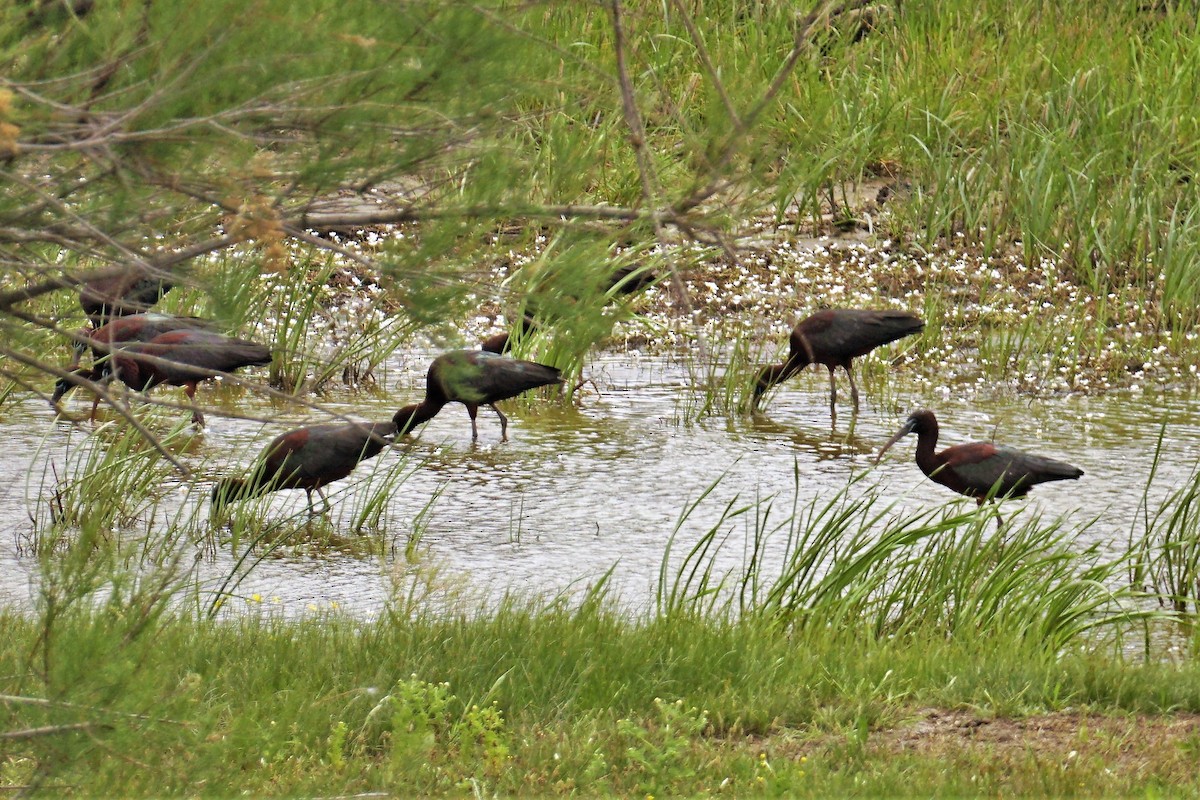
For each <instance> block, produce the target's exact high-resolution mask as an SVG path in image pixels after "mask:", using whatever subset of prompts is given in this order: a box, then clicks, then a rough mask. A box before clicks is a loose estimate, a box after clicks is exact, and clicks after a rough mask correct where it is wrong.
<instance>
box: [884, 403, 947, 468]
mask: <svg viewBox="0 0 1200 800" xmlns="http://www.w3.org/2000/svg"><path fill="white" fill-rule="evenodd" d="M936 432H937V418H936V417H934V416H933V412H932V411H929V410H927V409H924V408H921V409H918V410H916V411H914V412H912V413H911V414H909V415H908V419H906V420H904V424H903V425H901V426H900V430H898V431H896V434H895V435H894V436H892V438H891V439H888V441H887V444H885V445H884V446H883V448H882V449H881V450H880V451H879V455H877V456H875V463H876V464H878V463H879V461H880V459H882V458H883V454H884V453H886V452H887V451H888V448H890V447H891V446H892V445H894V444H895V443H896V442H898V441H900V440H901V439H903V438H904V437H905V436H908V435H909V434H910V433H915V434H917V435H918V436H920V435H921V434H922V433H936Z"/></svg>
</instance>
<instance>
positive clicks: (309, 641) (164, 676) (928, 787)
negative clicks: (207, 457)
mask: <svg viewBox="0 0 1200 800" xmlns="http://www.w3.org/2000/svg"><path fill="white" fill-rule="evenodd" d="M111 613H112V612H101V613H97V614H94V615H92V614H83V615H79V616H74V617H72V618H70V619H69V620H66V621H65V624H63V625H62V626H61V630H60V636H62V637H63V638H64V643H63V644H60V645H58V646H57V648H55V653H54V654H53V656H52V657H51V658H50V659H49V661H47V662H46V663H45V664H37V665H33V664H29V663H27V661H26V659H27V657H28V655H29V651H28V649H27V648H28V646H29V644H30V643H31V642H33V641H35V640H36V638H37V636H38V635H39V634H40V633H41V632H42V631H41V629H40V627H39V625H38V623H37V622H36V621H33V620H30V619H28V618H23V617H13V616H11V615H4V616H3V617H2V618H0V629H2V630H4V631H5V633H6V636H5V637H4V638H5V641H6V644H5V646H4V648H3V650H0V664H3V668H4V672H5V673H6V674H7V675H8V676H9V677H8V679H7V680H6V681H5V684H6V685H5V691H6V692H9V693H10V694H18V695H36V696H42V692H45V695H46V696H47V699H48V700H49V702H48V703H47V704H46V705H21V704H18V703H11V702H6V704H5V705H6V708H7V712H8V713H7V716H8V724H7V725H6V728H7V729H8V730H10V731H13V730H33V729H38V728H41V729H43V733H42V735H40V736H31V738H29V739H27V740H24V741H17V742H10V743H9V744H8V745H7V746H6V750H7V752H6V755H5V756H4V758H3V759H0V781H2V782H3V784H5V785H7V786H10V787H11V786H29V785H33V786H34V787H35V788H36V789H38V790H40V791H41V792H44V793H50V794H72V795H80V796H106V795H121V796H163V795H176V794H183V795H191V796H196V795H199V796H230V795H235V794H243V793H249V794H251V795H273V796H288V795H297V794H301V795H329V794H353V793H357V792H364V791H383V792H386V793H394V794H398V795H414V794H415V795H429V794H449V795H462V794H464V793H466V794H471V793H482V794H484V795H493V794H496V795H499V796H513V795H528V794H539V795H541V794H545V795H574V794H583V795H586V796H597V795H620V796H650V795H653V796H680V795H695V794H717V793H730V794H733V795H734V796H741V795H746V794H755V795H766V796H795V795H797V794H799V795H804V796H821V795H828V794H838V795H843V794H847V793H850V794H864V795H868V796H870V795H880V794H883V795H895V794H927V793H930V792H933V793H953V794H957V793H961V792H965V793H971V794H977V793H982V794H986V793H995V792H999V791H1003V792H1005V793H1013V794H1022V795H1042V794H1047V793H1049V794H1055V795H1061V794H1080V795H1094V794H1104V795H1109V794H1124V793H1128V792H1138V791H1144V790H1150V789H1151V788H1152V787H1157V788H1158V790H1161V791H1165V792H1167V793H1175V792H1192V791H1195V790H1196V788H1197V777H1196V775H1195V771H1194V769H1193V758H1194V753H1195V748H1196V747H1197V743H1198V742H1200V672H1197V670H1196V669H1195V668H1194V666H1193V665H1192V664H1191V663H1190V662H1181V663H1171V662H1156V663H1131V661H1130V660H1129V659H1128V657H1122V656H1121V655H1120V654H1118V653H1114V652H1112V651H1111V650H1106V649H1104V648H1100V649H1074V648H1072V649H1071V650H1070V651H1069V652H1064V653H1059V654H1049V653H1046V652H1045V651H1044V649H1042V648H1040V647H1039V646H1037V645H1036V644H1034V643H1031V642H1029V641H1027V640H1021V639H1013V638H1011V637H1008V636H988V635H975V636H966V637H962V638H961V639H960V638H954V639H947V638H945V637H944V636H943V635H940V634H939V633H937V632H933V631H926V632H924V633H920V634H914V635H907V636H903V637H897V638H893V639H886V640H880V639H878V638H877V637H875V636H874V635H873V633H872V632H871V631H869V630H864V629H863V628H861V627H857V626H853V625H847V626H846V627H843V628H840V629H828V628H824V629H816V630H813V629H809V630H806V631H805V632H803V633H798V634H797V633H794V634H793V635H785V634H783V633H782V632H781V631H780V630H779V629H777V628H773V627H771V626H764V625H762V624H756V623H754V622H751V621H743V622H739V623H731V622H729V621H720V620H712V619H701V618H676V619H673V620H671V621H670V622H665V621H663V620H661V619H650V618H647V619H638V620H630V619H628V618H627V617H623V616H620V615H614V614H612V613H611V612H609V611H607V610H605V608H604V604H603V603H591V604H584V605H583V606H582V607H580V608H574V609H570V608H566V607H565V606H563V605H562V604H554V603H551V604H548V605H541V604H534V603H521V602H512V603H508V604H506V605H505V606H504V607H503V608H501V609H499V610H496V611H492V612H489V613H486V614H478V613H475V614H472V613H466V614H463V615H461V616H459V617H450V618H441V619H434V618H430V617H421V616H417V617H411V616H406V615H396V616H388V617H386V618H383V619H381V620H378V621H376V622H372V623H363V622H361V621H354V620H349V619H346V618H339V617H333V616H319V617H313V618H310V619H307V620H303V621H288V622H284V621H281V620H277V619H272V618H270V617H269V616H265V615H263V616H247V617H242V618H240V619H238V620H235V621H227V622H220V623H204V622H198V621H196V620H194V619H188V618H186V617H183V618H180V617H175V618H163V619H161V620H158V621H156V623H155V625H154V632H153V635H151V636H149V637H146V638H145V639H143V640H142V641H140V642H131V641H129V640H127V639H125V638H124V636H123V634H124V633H128V629H127V628H125V629H124V630H122V628H123V627H124V626H123V625H122V624H121V622H119V621H116V620H114V619H113V618H112V617H111ZM68 638H69V641H70V645H69V646H68V645H67V644H66V642H65V640H66V639H68ZM43 666H46V667H49V672H48V673H47V674H48V676H49V681H48V682H47V684H46V685H41V682H40V681H39V680H37V678H36V677H35V676H36V675H37V672H38V670H39V669H41V668H42V667H43ZM35 686H36V687H37V690H35V688H34V687H35ZM939 720H942V721H941V722H940V723H939ZM948 720H949V721H948ZM81 723H83V724H86V725H89V726H90V727H89V728H87V729H85V730H79V731H71V730H67V729H65V728H64V729H62V730H58V731H53V732H51V731H49V730H48V729H50V728H52V727H53V726H69V725H79V724H81ZM931 725H932V726H934V727H935V728H936V727H937V726H938V725H941V728H942V729H941V730H940V731H938V735H937V736H936V738H935V736H934V733H932V732H930V731H929V730H927V729H928V728H929V727H930V726H931ZM1003 729H1007V730H1008V732H1009V737H1010V738H1009V739H1007V740H1006V739H1003V738H1002V737H1001V738H1000V742H1001V744H998V745H995V746H988V745H987V744H986V742H987V738H986V734H987V732H988V731H1000V730H1003ZM922 736H927V737H928V741H925V742H924V743H922V744H920V745H919V746H918V745H917V744H916V742H917V740H919V739H920V738H921V737H922ZM1005 742H1007V743H1005ZM948 763H949V764H953V768H950V769H948V768H947V765H948ZM31 782H32V783H31Z"/></svg>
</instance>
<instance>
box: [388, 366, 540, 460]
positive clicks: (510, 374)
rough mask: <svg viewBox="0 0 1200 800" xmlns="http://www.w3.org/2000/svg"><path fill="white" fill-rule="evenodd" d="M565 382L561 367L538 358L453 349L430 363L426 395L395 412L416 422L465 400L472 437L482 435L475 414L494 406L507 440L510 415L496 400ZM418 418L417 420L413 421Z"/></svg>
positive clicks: (402, 420) (398, 419)
mask: <svg viewBox="0 0 1200 800" xmlns="http://www.w3.org/2000/svg"><path fill="white" fill-rule="evenodd" d="M555 383H562V378H561V377H560V375H559V370H558V369H557V368H556V367H551V366H549V365H547V364H538V363H537V362H535V361H522V360H521V359H517V358H509V357H508V356H501V355H497V354H495V353H490V352H487V351H486V350H452V351H450V352H449V353H443V354H441V355H440V356H438V357H437V358H435V359H434V360H433V363H432V364H430V365H429V372H428V373H426V376H425V399H424V400H423V401H421V402H420V403H414V404H413V405H409V406H405V407H404V408H402V409H400V410H399V411H397V412H396V417H395V419H396V422H397V424H400V425H404V424H405V421H406V420H408V421H411V424H410V427H411V426H412V425H417V424H420V423H422V422H426V421H427V420H430V419H432V418H433V417H434V416H435V415H436V414H437V413H438V412H439V411H441V410H442V407H443V406H445V405H446V404H447V403H462V404H463V405H464V406H466V407H467V413H468V414H469V415H470V416H471V439H472V440H475V439H478V438H479V428H478V426H477V424H476V421H475V417H476V415H477V413H478V412H479V407H480V406H491V409H492V410H493V411H495V412H496V416H498V417H500V438H501V440H504V441H507V440H508V417H506V416H504V414H503V413H502V412H501V411H500V409H498V408H496V405H495V404H496V403H498V402H500V401H501V400H507V399H508V398H510V397H516V396H517V395H519V394H521V393H522V392H526V391H529V390H530V389H536V388H538V387H539V386H549V385H551V384H555ZM413 420H415V421H413Z"/></svg>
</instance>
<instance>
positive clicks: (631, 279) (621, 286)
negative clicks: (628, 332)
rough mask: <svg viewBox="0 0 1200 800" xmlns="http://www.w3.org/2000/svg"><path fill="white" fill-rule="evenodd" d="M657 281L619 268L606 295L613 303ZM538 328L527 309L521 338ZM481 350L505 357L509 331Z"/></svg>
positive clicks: (609, 280) (638, 270)
mask: <svg viewBox="0 0 1200 800" xmlns="http://www.w3.org/2000/svg"><path fill="white" fill-rule="evenodd" d="M656 281H658V276H657V275H655V274H654V273H653V272H651V271H650V270H649V269H647V268H646V267H641V266H625V267H619V268H618V269H616V270H614V271H613V272H612V274H611V275H609V276H608V278H607V280H606V281H605V286H606V289H605V292H604V293H605V294H606V295H607V297H608V300H609V301H611V300H612V299H614V298H615V297H616V295H618V294H636V293H638V292H640V291H642V290H643V289H646V288H648V287H650V286H653V285H654V284H655V282H656ZM567 299H569V300H571V301H575V302H577V301H578V298H577V297H574V296H570V297H569V298H567ZM538 327H539V326H538V321H537V318H536V316H535V313H534V311H533V309H531V308H529V307H526V309H525V311H524V312H523V313H522V315H521V323H520V336H521V337H525V336H528V335H529V334H531V333H533V332H534V331H535V330H537V329H538ZM479 349H480V350H486V351H487V352H489V353H497V354H500V355H503V354H505V353H507V352H508V351H509V350H510V349H512V336H511V334H510V333H509V331H503V332H501V333H494V334H492V335H491V336H489V337H487V338H486V339H484V340H483V341H482V342H480V344H479Z"/></svg>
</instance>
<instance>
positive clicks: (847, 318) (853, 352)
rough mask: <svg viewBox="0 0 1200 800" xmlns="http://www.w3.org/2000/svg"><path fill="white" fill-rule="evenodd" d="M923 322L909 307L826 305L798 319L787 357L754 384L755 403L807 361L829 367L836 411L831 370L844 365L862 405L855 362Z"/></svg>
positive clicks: (916, 329) (831, 397) (918, 328)
mask: <svg viewBox="0 0 1200 800" xmlns="http://www.w3.org/2000/svg"><path fill="white" fill-rule="evenodd" d="M924 328H925V323H924V322H923V321H922V320H921V318H920V317H918V316H916V315H914V314H909V313H908V312H907V311H873V310H861V309H852V308H827V309H825V310H823V311H818V312H817V313H815V314H813V315H812V316H810V317H806V318H805V319H803V320H801V321H800V322H798V323H796V327H795V328H793V329H792V335H791V338H790V340H789V352H788V357H787V361H785V362H783V363H782V364H775V365H773V366H769V367H765V368H764V369H763V370H762V371H761V372H760V373H759V374H758V379H757V380H756V381H755V383H754V406H755V407H756V408H757V407H758V404H759V401H760V399H761V398H762V395H763V393H764V392H766V391H767V390H768V389H770V388H771V387H772V386H774V385H775V384H777V383H782V382H783V381H785V380H787V379H788V378H790V377H791V376H793V375H795V374H796V373H797V372H800V370H802V369H804V368H805V367H807V366H808V365H809V364H824V365H825V366H826V367H828V368H829V412H830V414H832V415H833V416H834V417H836V416H837V382H836V381H835V380H834V377H833V371H834V369H835V368H837V367H841V368H842V369H844V370H846V376H847V377H848V378H849V379H850V396H851V397H852V398H853V399H854V410H855V411H857V410H858V387H857V386H856V385H855V384H854V372H853V368H852V364H851V362H852V361H853V360H854V359H855V358H858V357H859V356H862V355H866V354H867V353H869V352H871V351H872V350H874V349H875V348H876V347H880V346H881V345H885V344H887V343H888V342H894V341H895V340H897V339H900V338H903V337H905V336H910V335H912V334H914V333H920V332H921V331H922V330H923V329H924Z"/></svg>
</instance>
